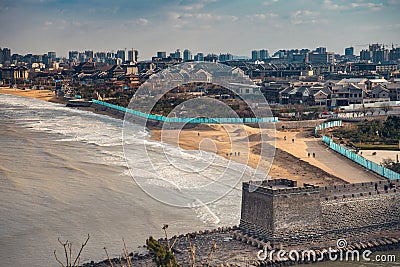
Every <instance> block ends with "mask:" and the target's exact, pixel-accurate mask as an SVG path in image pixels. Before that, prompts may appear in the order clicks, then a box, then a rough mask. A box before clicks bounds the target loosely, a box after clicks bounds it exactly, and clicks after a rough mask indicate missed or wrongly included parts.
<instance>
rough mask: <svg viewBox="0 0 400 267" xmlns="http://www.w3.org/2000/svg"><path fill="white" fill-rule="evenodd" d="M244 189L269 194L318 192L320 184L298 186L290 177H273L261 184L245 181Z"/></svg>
mask: <svg viewBox="0 0 400 267" xmlns="http://www.w3.org/2000/svg"><path fill="white" fill-rule="evenodd" d="M243 190H248V191H254V192H256V193H261V194H267V195H271V196H276V195H285V194H286V195H287V194H300V193H311V192H314V193H315V192H318V191H319V190H320V189H319V186H315V185H309V184H305V185H304V187H297V182H296V181H294V180H289V179H273V180H268V181H263V182H262V183H261V184H257V183H254V182H252V181H250V182H244V183H243Z"/></svg>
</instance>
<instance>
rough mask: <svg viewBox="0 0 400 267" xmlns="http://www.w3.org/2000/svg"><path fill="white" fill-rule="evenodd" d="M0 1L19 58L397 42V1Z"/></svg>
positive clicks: (245, 52) (247, 51) (1, 25)
mask: <svg viewBox="0 0 400 267" xmlns="http://www.w3.org/2000/svg"><path fill="white" fill-rule="evenodd" d="M288 2H289V1H282V0H281V1H279V0H269V1H266V0H264V1H252V2H251V3H248V2H246V3H244V1H237V0H234V1H229V2H228V1H223V0H219V1H216V0H198V1H171V2H168V3H165V1H157V0H155V1H148V2H146V3H143V2H138V1H121V0H119V1H113V2H112V3H109V2H107V1H85V2H82V1H68V2H60V1H56V0H38V1H34V0H23V1H8V0H6V1H2V3H1V4H0V30H1V32H2V33H3V35H4V36H5V38H2V40H1V41H0V47H10V48H12V50H13V52H15V53H19V54H26V53H35V54H42V53H46V51H56V52H57V55H59V56H65V57H67V56H68V51H70V50H78V51H84V50H94V51H111V50H115V51H116V50H117V49H124V48H126V49H131V48H134V49H137V50H139V52H140V54H139V58H140V60H147V59H151V57H152V56H154V55H155V53H156V52H157V51H167V52H172V51H175V50H176V49H177V48H180V49H181V50H184V49H189V50H191V51H192V52H193V53H197V52H203V53H205V54H207V53H212V52H213V53H217V54H219V53H227V52H228V53H231V54H233V55H240V56H251V51H252V50H254V49H267V50H268V51H269V52H270V54H272V53H273V52H275V51H277V50H279V49H292V48H309V49H315V48H316V47H319V46H323V47H327V50H328V51H333V52H335V53H339V54H344V48H346V47H349V46H354V48H355V53H356V54H358V52H359V51H360V50H361V49H364V48H366V46H367V45H368V44H370V43H375V42H379V43H384V44H387V45H391V44H392V43H394V44H395V45H398V43H400V41H399V35H398V31H399V30H400V24H399V23H398V22H397V20H396V19H397V14H398V12H399V11H400V1H396V0H388V1H372V0H370V1H363V0H354V1H351V2H349V1H335V2H334V1H329V0H324V1H318V2H317V1H308V0H307V1H294V0H293V1H290V4H288Z"/></svg>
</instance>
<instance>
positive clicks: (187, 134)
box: [0, 87, 378, 186]
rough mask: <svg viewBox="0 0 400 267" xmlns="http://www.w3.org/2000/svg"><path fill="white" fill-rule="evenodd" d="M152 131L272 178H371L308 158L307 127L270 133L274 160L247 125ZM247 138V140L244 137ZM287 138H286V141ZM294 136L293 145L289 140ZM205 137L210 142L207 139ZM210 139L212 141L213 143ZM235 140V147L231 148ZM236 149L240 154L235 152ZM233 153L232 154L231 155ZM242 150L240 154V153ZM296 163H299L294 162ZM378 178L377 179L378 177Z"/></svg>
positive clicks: (40, 94)
mask: <svg viewBox="0 0 400 267" xmlns="http://www.w3.org/2000/svg"><path fill="white" fill-rule="evenodd" d="M1 93H5V94H12V95H18V96H24V97H31V98H36V99H39V100H42V101H48V102H53V103H59V104H64V105H66V104H67V103H68V99H65V98H58V97H56V96H55V95H54V92H52V91H49V90H21V89H14V88H1V87H0V94H1ZM75 108H77V109H80V110H85V111H90V112H93V113H96V114H101V115H106V116H110V117H112V118H116V119H122V120H123V119H124V117H123V116H122V115H119V114H118V113H115V112H111V111H109V110H107V109H106V108H104V109H103V107H97V106H95V107H93V106H91V107H75ZM148 128H149V130H150V132H151V138H150V139H151V140H154V141H161V142H164V143H168V144H171V145H175V146H179V147H180V148H182V149H187V150H199V149H200V150H204V151H207V152H213V153H216V154H218V155H219V156H222V157H224V158H225V159H227V160H233V161H235V162H238V163H241V164H244V165H247V166H250V167H252V168H257V166H258V168H259V169H261V170H265V171H264V172H265V173H266V175H267V174H268V175H269V176H271V177H272V178H288V177H290V178H291V179H293V180H296V181H297V182H298V184H299V185H302V184H304V183H307V184H315V185H319V186H324V185H332V184H346V183H352V182H366V181H370V180H365V181H364V180H363V178H361V179H358V180H357V179H356V180H354V179H352V178H347V177H343V175H340V174H339V173H338V172H337V171H336V170H335V169H334V168H330V167H329V166H327V165H326V164H324V163H322V162H320V160H318V159H316V158H313V157H307V151H309V145H308V143H309V142H314V143H315V142H317V141H316V139H315V138H314V137H309V136H308V134H307V131H304V130H284V131H279V130H275V131H274V132H271V131H270V132H268V133H267V134H272V136H274V137H275V140H273V142H268V141H267V142H266V143H267V145H272V146H273V147H275V148H276V151H275V156H274V157H273V160H272V161H266V160H265V159H263V158H261V157H260V155H259V150H260V148H259V147H260V144H261V140H260V138H261V137H260V135H261V134H260V129H258V128H252V127H250V126H247V125H243V126H238V125H229V124H228V125H204V124H200V125H196V126H195V127H193V128H190V129H183V130H173V129H171V130H166V129H162V128H159V127H148ZM245 138H248V142H243V139H245ZM285 139H286V140H285ZM292 139H294V140H295V142H294V143H293V144H292V142H291V141H290V140H292ZM177 140H178V141H177ZM203 140H206V141H208V142H204V141H203ZM210 142H213V144H211V143H210ZM232 143H233V144H234V147H232ZM235 152H237V153H238V154H237V155H235ZM231 153H232V155H231ZM239 153H240V156H239ZM294 162H296V163H297V164H293V163H294ZM376 180H378V179H376Z"/></svg>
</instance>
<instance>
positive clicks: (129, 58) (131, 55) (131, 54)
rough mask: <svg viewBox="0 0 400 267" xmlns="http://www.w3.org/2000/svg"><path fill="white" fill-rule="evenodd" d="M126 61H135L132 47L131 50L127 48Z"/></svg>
mask: <svg viewBox="0 0 400 267" xmlns="http://www.w3.org/2000/svg"><path fill="white" fill-rule="evenodd" d="M128 61H129V62H133V61H135V51H134V50H133V48H132V49H131V50H128Z"/></svg>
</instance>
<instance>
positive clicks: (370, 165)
mask: <svg viewBox="0 0 400 267" xmlns="http://www.w3.org/2000/svg"><path fill="white" fill-rule="evenodd" d="M322 141H323V142H324V143H326V144H327V145H328V146H329V148H330V149H332V150H333V151H336V152H338V153H340V154H341V155H343V156H345V157H346V158H348V159H350V160H352V161H354V162H355V163H357V164H360V165H361V166H363V167H364V168H366V169H368V170H370V171H373V172H375V173H377V174H379V175H381V176H383V177H385V178H388V179H390V180H397V179H400V174H399V173H396V172H394V171H392V170H390V169H388V168H385V167H383V166H381V165H379V164H377V163H375V162H373V161H370V160H368V159H366V158H364V157H362V156H360V155H358V154H356V153H354V152H353V151H351V150H349V149H347V148H345V147H344V146H341V145H339V144H336V143H335V142H334V141H333V140H332V139H331V138H329V137H327V136H325V135H323V136H322Z"/></svg>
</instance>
